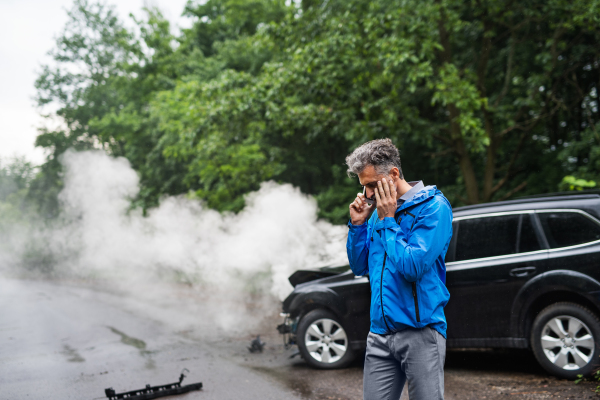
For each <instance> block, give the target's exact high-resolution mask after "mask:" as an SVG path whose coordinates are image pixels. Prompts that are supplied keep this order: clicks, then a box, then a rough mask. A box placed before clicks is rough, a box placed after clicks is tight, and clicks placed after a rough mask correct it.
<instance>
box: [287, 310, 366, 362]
mask: <svg viewBox="0 0 600 400" xmlns="http://www.w3.org/2000/svg"><path fill="white" fill-rule="evenodd" d="M296 340H297V342H298V348H299V350H300V354H301V355H302V358H304V360H305V361H306V362H307V363H308V364H309V365H311V366H312V367H314V368H319V369H336V368H343V367H345V366H347V365H348V364H350V363H351V362H352V360H354V357H355V355H354V351H353V350H352V348H351V347H350V339H349V337H348V334H347V331H346V330H345V329H344V327H343V326H342V323H341V322H340V321H339V318H337V317H336V316H335V315H334V314H333V313H331V312H329V311H327V310H323V309H318V310H314V311H311V312H309V313H308V314H306V315H305V316H304V317H303V318H302V319H301V320H300V322H299V323H298V329H297V331H296Z"/></svg>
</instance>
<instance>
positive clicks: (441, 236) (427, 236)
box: [375, 199, 452, 282]
mask: <svg viewBox="0 0 600 400" xmlns="http://www.w3.org/2000/svg"><path fill="white" fill-rule="evenodd" d="M375 231H376V232H378V234H377V235H375V236H379V237H380V238H381V240H382V241H383V246H384V248H385V250H386V252H387V255H388V261H389V263H388V265H389V267H390V268H391V269H392V271H394V270H395V271H396V272H398V273H400V274H402V275H403V276H404V278H405V279H406V280H407V281H409V282H415V281H417V280H419V278H421V276H423V274H425V273H426V272H427V271H428V270H429V269H430V268H431V267H432V266H433V264H434V263H435V260H436V259H437V258H438V257H439V256H440V255H441V253H442V251H443V250H444V247H445V246H446V243H447V242H448V240H449V239H450V237H451V236H452V210H451V209H450V207H449V206H448V205H447V204H446V203H445V202H442V201H437V200H436V199H434V200H433V201H429V202H428V204H427V205H426V206H425V207H424V208H423V209H422V210H421V212H420V213H419V215H418V216H417V219H416V221H415V222H414V225H413V227H412V230H411V233H410V235H409V239H408V242H406V241H405V240H404V239H401V235H400V226H399V225H398V224H397V223H396V221H395V220H394V218H390V217H387V218H384V219H383V220H379V219H377V222H376V223H375Z"/></svg>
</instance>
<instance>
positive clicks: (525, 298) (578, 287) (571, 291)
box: [511, 270, 600, 342]
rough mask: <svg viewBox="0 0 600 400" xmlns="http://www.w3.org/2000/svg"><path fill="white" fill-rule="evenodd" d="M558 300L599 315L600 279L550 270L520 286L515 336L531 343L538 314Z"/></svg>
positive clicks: (515, 308)
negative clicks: (579, 306)
mask: <svg viewBox="0 0 600 400" xmlns="http://www.w3.org/2000/svg"><path fill="white" fill-rule="evenodd" d="M558 302H571V303H576V304H579V305H581V306H584V307H587V308H589V309H590V311H592V312H593V313H595V314H596V315H600V282H598V281H596V280H595V279H593V278H591V277H590V276H588V275H584V274H582V273H579V272H576V271H569V270H555V271H549V272H545V273H543V274H540V275H538V276H536V277H534V278H533V279H531V280H530V281H529V282H527V283H526V284H525V285H524V286H523V287H522V288H521V290H520V291H519V293H518V294H517V296H516V298H515V301H514V302H513V306H512V310H511V311H512V312H511V333H512V336H513V337H520V338H526V339H527V341H528V342H529V335H530V333H531V327H532V324H533V321H534V319H535V317H536V316H537V315H538V314H539V313H540V312H541V311H542V310H543V309H544V308H546V307H548V306H549V305H551V304H554V303H558Z"/></svg>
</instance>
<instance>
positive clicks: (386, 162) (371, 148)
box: [346, 139, 404, 179]
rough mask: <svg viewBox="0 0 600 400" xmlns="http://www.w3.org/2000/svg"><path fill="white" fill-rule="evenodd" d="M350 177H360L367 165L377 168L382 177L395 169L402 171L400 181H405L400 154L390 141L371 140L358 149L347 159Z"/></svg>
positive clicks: (376, 170)
mask: <svg viewBox="0 0 600 400" xmlns="http://www.w3.org/2000/svg"><path fill="white" fill-rule="evenodd" d="M346 164H347V165H348V176H349V177H352V175H353V174H354V175H358V174H360V173H361V172H363V171H364V169H365V168H366V167H367V165H372V166H373V167H375V172H377V173H378V174H380V175H387V174H389V172H390V170H391V169H392V168H394V167H396V168H398V171H400V179H404V175H403V174H402V168H401V167H400V152H399V151H398V148H397V147H396V146H394V144H393V143H392V141H391V140H390V139H377V140H371V141H370V142H367V143H365V144H363V145H362V146H360V147H357V148H356V149H355V150H354V151H353V152H352V154H350V155H349V156H348V157H346Z"/></svg>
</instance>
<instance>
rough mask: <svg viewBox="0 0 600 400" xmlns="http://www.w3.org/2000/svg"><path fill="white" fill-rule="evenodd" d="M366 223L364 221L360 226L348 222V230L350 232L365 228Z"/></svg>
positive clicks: (350, 221)
mask: <svg viewBox="0 0 600 400" xmlns="http://www.w3.org/2000/svg"><path fill="white" fill-rule="evenodd" d="M367 223H368V221H365V222H364V223H363V224H362V225H354V224H352V220H349V221H348V228H350V230H356V229H358V228H366V227H367Z"/></svg>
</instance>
